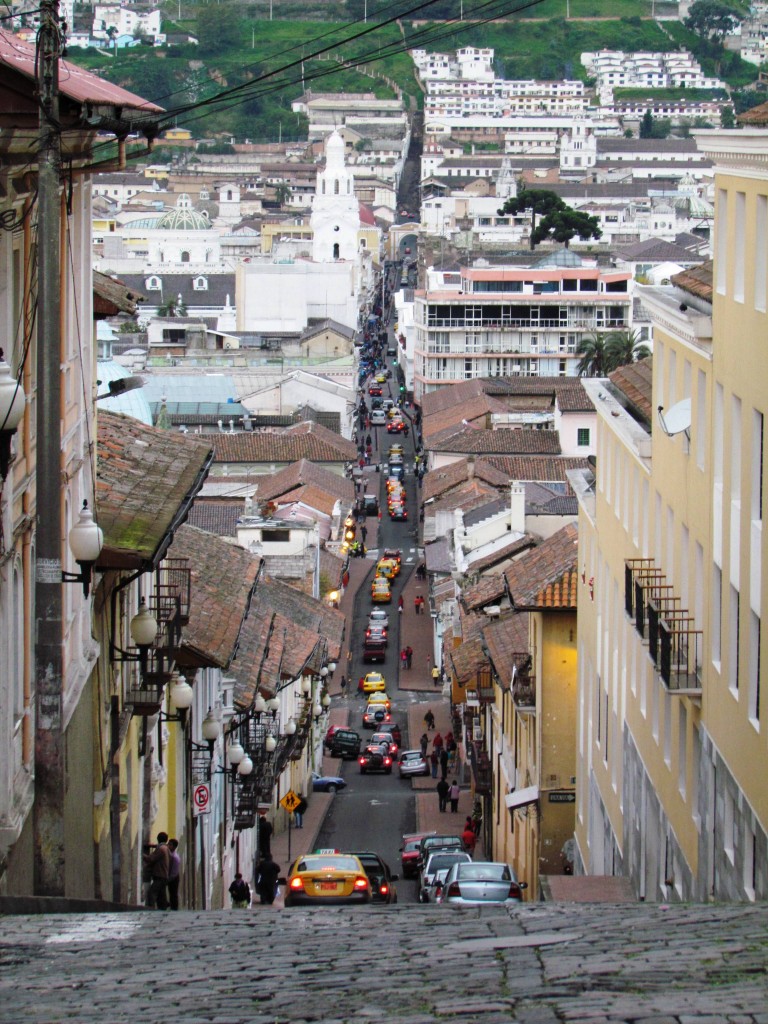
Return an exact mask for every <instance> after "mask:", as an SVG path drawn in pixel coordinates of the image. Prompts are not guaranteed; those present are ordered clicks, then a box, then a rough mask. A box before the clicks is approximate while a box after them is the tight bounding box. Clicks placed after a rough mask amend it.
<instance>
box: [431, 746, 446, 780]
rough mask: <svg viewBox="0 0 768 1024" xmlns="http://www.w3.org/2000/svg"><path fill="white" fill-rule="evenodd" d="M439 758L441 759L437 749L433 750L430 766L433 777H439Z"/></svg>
mask: <svg viewBox="0 0 768 1024" xmlns="http://www.w3.org/2000/svg"><path fill="white" fill-rule="evenodd" d="M439 760H440V758H439V757H438V756H437V751H436V750H433V751H432V753H431V754H430V755H429V764H430V767H431V769H432V778H433V779H436V778H437V766H438V763H439ZM443 778H445V776H443Z"/></svg>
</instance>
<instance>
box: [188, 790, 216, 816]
mask: <svg viewBox="0 0 768 1024" xmlns="http://www.w3.org/2000/svg"><path fill="white" fill-rule="evenodd" d="M210 811H211V787H210V786H209V785H208V783H207V782H201V783H200V785H199V786H195V788H194V789H193V790H192V813H193V814H194V816H195V817H197V816H198V815H199V814H210Z"/></svg>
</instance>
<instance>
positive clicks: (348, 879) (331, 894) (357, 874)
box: [285, 853, 371, 907]
mask: <svg viewBox="0 0 768 1024" xmlns="http://www.w3.org/2000/svg"><path fill="white" fill-rule="evenodd" d="M370 902H371V883H370V881H369V879H368V876H367V875H366V873H365V868H364V867H363V865H362V863H361V862H360V860H359V859H358V858H357V857H354V856H353V855H352V854H351V853H307V854H305V855H304V856H303V857H299V858H298V859H297V860H295V861H294V862H293V864H292V865H291V870H290V873H289V875H288V878H287V879H286V882H285V905H286V907H300V906H308V905H312V904H314V905H315V906H321V905H323V904H326V905H328V904H333V903H370Z"/></svg>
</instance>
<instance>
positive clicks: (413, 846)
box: [400, 832, 436, 878]
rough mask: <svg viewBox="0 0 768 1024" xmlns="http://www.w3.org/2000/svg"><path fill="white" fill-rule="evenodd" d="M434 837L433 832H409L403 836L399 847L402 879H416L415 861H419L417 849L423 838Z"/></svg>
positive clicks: (417, 872)
mask: <svg viewBox="0 0 768 1024" xmlns="http://www.w3.org/2000/svg"><path fill="white" fill-rule="evenodd" d="M433 835H436V833H435V832H411V833H409V834H408V835H404V836H403V845H402V846H401V847H400V867H401V868H402V873H403V878H416V877H417V875H418V874H419V867H418V864H417V861H418V859H419V847H420V846H421V840H422V839H423V838H424V837H425V836H433Z"/></svg>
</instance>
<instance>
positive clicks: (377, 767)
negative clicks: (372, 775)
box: [357, 746, 392, 775]
mask: <svg viewBox="0 0 768 1024" xmlns="http://www.w3.org/2000/svg"><path fill="white" fill-rule="evenodd" d="M357 763H358V764H359V765H360V774H361V775H365V774H366V772H384V774H385V775H391V774H392V758H391V757H390V756H389V754H388V753H387V751H386V749H385V748H384V747H383V746H382V747H377V748H375V749H369V750H364V751H363V752H362V754H360V756H359V757H358V759H357Z"/></svg>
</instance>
